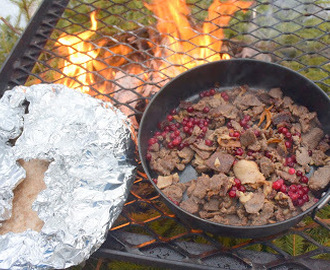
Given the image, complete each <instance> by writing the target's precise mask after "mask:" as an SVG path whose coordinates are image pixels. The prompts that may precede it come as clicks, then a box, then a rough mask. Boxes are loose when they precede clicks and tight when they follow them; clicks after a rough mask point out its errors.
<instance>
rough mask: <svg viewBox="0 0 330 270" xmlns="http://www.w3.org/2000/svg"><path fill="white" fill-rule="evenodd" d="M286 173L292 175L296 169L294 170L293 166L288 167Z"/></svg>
mask: <svg viewBox="0 0 330 270" xmlns="http://www.w3.org/2000/svg"><path fill="white" fill-rule="evenodd" d="M288 173H289V174H291V175H293V174H295V173H296V170H295V169H294V168H290V169H289V170H288Z"/></svg>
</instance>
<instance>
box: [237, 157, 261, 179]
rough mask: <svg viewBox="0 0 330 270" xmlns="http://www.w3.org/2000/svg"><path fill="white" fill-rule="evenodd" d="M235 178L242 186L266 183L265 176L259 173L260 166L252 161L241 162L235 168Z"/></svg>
mask: <svg viewBox="0 0 330 270" xmlns="http://www.w3.org/2000/svg"><path fill="white" fill-rule="evenodd" d="M233 169H234V174H235V176H236V177H237V178H238V179H240V180H241V182H242V184H254V183H259V182H264V181H265V176H264V175H263V174H262V173H261V172H260V171H259V167H258V164H257V163H256V162H254V161H251V160H245V159H243V160H240V161H238V162H237V163H236V164H235V165H234V167H233Z"/></svg>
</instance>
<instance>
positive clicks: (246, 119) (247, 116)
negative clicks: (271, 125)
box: [243, 114, 251, 122]
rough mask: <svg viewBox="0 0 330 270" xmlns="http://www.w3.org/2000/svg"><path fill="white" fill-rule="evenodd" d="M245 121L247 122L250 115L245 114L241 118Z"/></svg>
mask: <svg viewBox="0 0 330 270" xmlns="http://www.w3.org/2000/svg"><path fill="white" fill-rule="evenodd" d="M243 119H244V120H245V121H246V122H249V121H250V120H251V116H250V115H248V114H246V115H244V118H243Z"/></svg>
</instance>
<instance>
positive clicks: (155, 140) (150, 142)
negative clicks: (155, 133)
mask: <svg viewBox="0 0 330 270" xmlns="http://www.w3.org/2000/svg"><path fill="white" fill-rule="evenodd" d="M157 142H158V140H157V138H155V137H152V138H150V139H149V140H148V144H149V145H153V144H155V143H157Z"/></svg>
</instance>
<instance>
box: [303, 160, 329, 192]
mask: <svg viewBox="0 0 330 270" xmlns="http://www.w3.org/2000/svg"><path fill="white" fill-rule="evenodd" d="M329 182H330V164H328V165H326V166H324V167H320V168H318V169H317V170H316V171H315V172H314V174H313V175H312V176H311V178H310V179H309V182H308V185H309V187H310V188H311V189H313V190H320V189H324V188H325V187H327V186H328V185H329Z"/></svg>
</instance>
